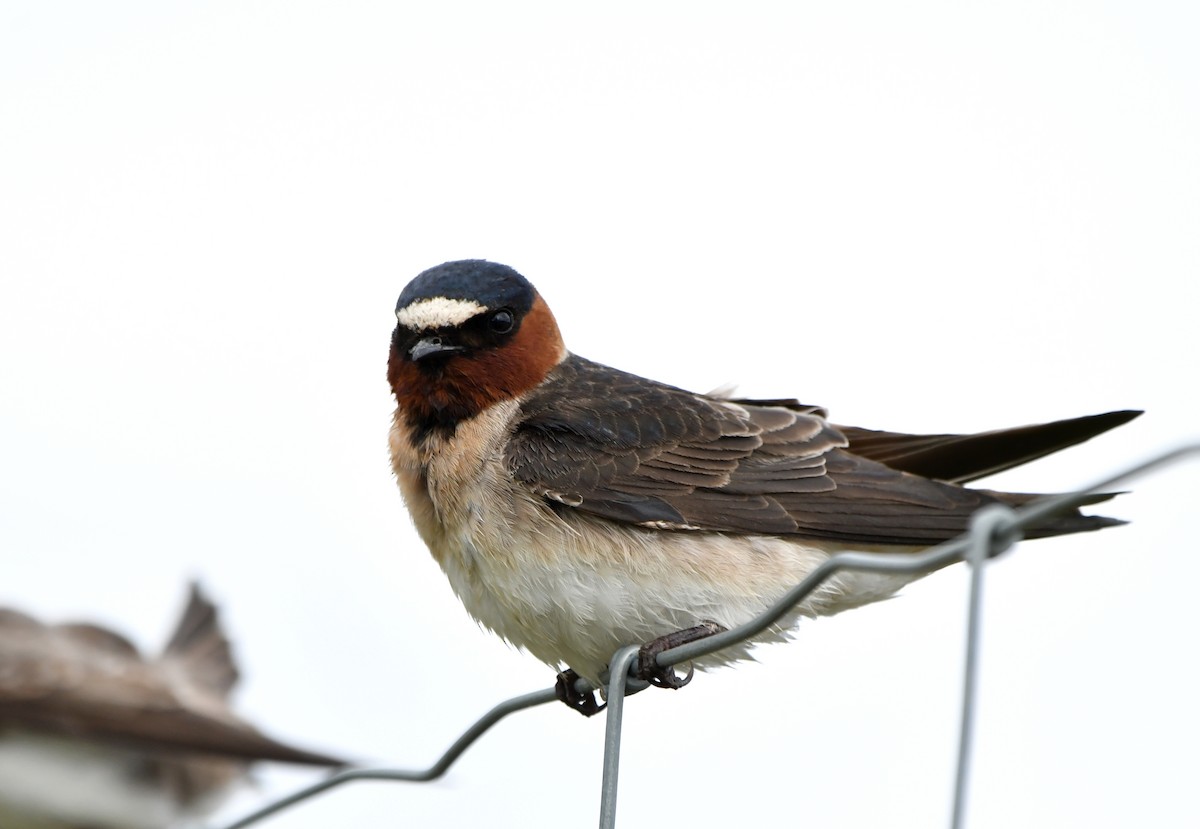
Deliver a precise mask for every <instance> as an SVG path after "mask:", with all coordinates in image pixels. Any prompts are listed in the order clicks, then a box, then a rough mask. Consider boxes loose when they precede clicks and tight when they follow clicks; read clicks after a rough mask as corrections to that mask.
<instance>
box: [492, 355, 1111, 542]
mask: <svg viewBox="0 0 1200 829" xmlns="http://www.w3.org/2000/svg"><path fill="white" fill-rule="evenodd" d="M846 431H849V432H850V434H851V435H852V437H851V438H849V439H848V438H847V435H846ZM1077 431H1078V430H1077ZM1033 433H1034V434H1042V433H1038V432H1036V431H1034V432H1033ZM952 437H954V438H955V439H956V442H957V443H958V445H967V446H971V445H975V446H980V445H986V446H988V447H989V451H988V453H987V457H986V459H984V460H982V461H979V462H978V463H975V462H972V463H970V464H968V466H970V467H971V470H970V471H972V472H974V471H977V470H978V469H980V468H981V467H984V466H986V467H988V468H994V467H996V466H998V465H1002V464H1003V463H1004V458H1003V453H1000V452H997V451H996V450H995V449H994V448H992V447H994V445H995V441H994V440H993V439H990V438H989V439H986V440H984V441H983V442H982V443H975V444H972V443H971V442H970V440H969V437H970V436H952ZM852 441H853V442H852ZM954 442H955V441H948V440H947V436H940V435H939V436H929V437H927V438H924V439H920V438H919V437H917V438H914V437H913V436H904V435H898V434H895V433H873V432H868V431H867V430H862V429H847V430H843V429H842V428H840V427H836V426H834V425H832V424H830V423H829V422H828V421H827V420H825V418H824V411H823V410H821V409H819V408H817V407H814V406H807V405H803V404H800V403H798V402H796V401H794V400H763V401H754V400H729V399H724V398H715V397H709V396H706V395H699V394H694V393H692V392H688V391H684V390H682V389H678V388H675V387H672V386H667V385H664V384H661V383H656V382H653V381H650V380H646V379H644V378H641V377H637V376H636V375H632V374H627V373H625V372H621V371H618V370H616V369H612V368H608V367H607V366H603V365H600V364H598V363H593V362H591V361H588V360H585V359H583V358H581V357H577V356H574V355H571V356H569V357H568V358H567V359H566V360H565V361H564V362H563V363H561V364H560V365H559V366H558V367H557V368H556V369H555V370H554V371H553V372H552V373H551V375H550V376H549V377H548V378H547V380H546V381H545V382H543V383H542V384H541V385H540V386H539V387H538V388H537V389H535V390H533V391H532V392H531V393H530V394H529V395H528V396H527V397H526V398H525V399H524V400H523V401H522V406H521V413H520V416H519V418H518V421H517V423H516V425H515V428H514V431H513V434H512V437H511V439H510V441H509V447H508V458H507V460H508V464H509V469H510V471H511V472H512V474H513V476H514V478H516V479H517V480H519V481H522V482H524V483H525V484H527V485H528V486H530V487H531V488H532V489H533V490H534V491H535V492H538V493H541V494H543V495H545V496H546V497H548V498H551V499H552V500H554V501H555V502H557V503H558V504H564V505H567V506H568V507H569V508H571V509H578V510H581V511H583V512H587V513H590V514H593V515H598V516H602V517H604V518H609V519H612V520H615V521H620V522H624V523H631V524H641V525H649V526H655V527H660V528H677V529H690V530H695V529H700V530H712V531H721V532H733V533H763V534H774V535H793V534H795V535H802V536H805V537H810V538H823V539H832V540H838V541H846V542H861V543H871V544H905V545H909V544H932V543H937V542H939V541H943V540H945V539H948V538H952V537H953V536H955V535H958V534H959V533H961V532H962V531H963V530H965V529H966V527H967V522H968V521H969V519H970V516H971V514H972V513H973V512H975V511H976V510H977V509H979V508H980V507H982V506H984V505H986V504H989V503H996V502H1003V503H1012V502H1013V498H1015V497H1017V496H1009V495H1006V494H1005V493H992V492H989V491H986V490H975V489H967V488H964V487H962V486H959V485H957V484H954V483H949V482H946V481H941V480H934V479H931V478H928V477H924V476H923V475H919V474H915V473H914V471H909V469H908V467H909V466H912V467H914V468H915V467H917V466H919V463H917V461H916V460H914V458H918V459H922V460H924V459H926V458H930V457H933V456H932V455H930V454H927V452H928V451H933V450H934V449H936V450H937V452H938V454H937V457H938V458H939V459H941V460H939V462H938V463H939V464H940V467H939V468H943V469H950V468H951V466H952V465H951V464H950V463H949V461H946V460H944V459H943V458H944V457H945V456H946V453H947V447H948V446H950V445H951V444H952V443H954ZM1044 442H1046V441H1044ZM1019 443H1020V442H1019V440H1017V441H1010V445H1011V446H1012V449H1011V450H1010V451H1012V452H1013V454H1015V455H1017V456H1018V457H1019V456H1021V452H1022V451H1024V452H1026V453H1027V454H1028V452H1030V451H1032V450H1028V449H1022V447H1020V446H1019ZM859 444H861V445H862V446H864V447H865V451H862V452H861V453H858V452H856V451H855V450H857V449H858V446H859ZM848 446H849V447H850V448H849V449H847V447H848ZM931 447H932V448H931ZM1038 449H1039V451H1040V449H1041V447H1038ZM923 453H926V454H923ZM1043 454H1044V452H1043ZM893 457H900V458H904V461H901V462H899V463H897V464H896V467H893V466H890V465H888V464H887V462H886V459H890V458H893ZM955 471H960V472H962V470H961V469H955ZM963 474H965V472H964V473H963ZM1022 497H1024V496H1022ZM1111 523H1113V522H1112V520H1111V519H1103V518H1093V517H1091V516H1081V515H1075V516H1067V517H1066V518H1064V519H1056V520H1054V521H1050V522H1048V523H1047V524H1046V525H1044V526H1042V527H1038V528H1034V530H1033V531H1032V532H1031V533H1030V534H1031V535H1035V536H1036V535H1054V534H1058V533H1063V532H1076V531H1080V530H1086V529H1096V528H1098V527H1100V526H1108V525H1109V524H1111Z"/></svg>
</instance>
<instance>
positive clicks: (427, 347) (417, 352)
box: [408, 337, 463, 363]
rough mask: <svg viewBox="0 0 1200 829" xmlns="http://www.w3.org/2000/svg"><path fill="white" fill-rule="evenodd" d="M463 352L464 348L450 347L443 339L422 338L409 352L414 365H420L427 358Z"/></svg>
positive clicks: (458, 346)
mask: <svg viewBox="0 0 1200 829" xmlns="http://www.w3.org/2000/svg"><path fill="white" fill-rule="evenodd" d="M462 350H463V348H462V346H460V345H450V344H449V343H447V342H445V341H444V340H443V339H442V338H441V337H422V338H421V339H419V340H417V342H416V344H415V345H414V346H413V347H412V348H410V349H409V350H408V356H409V357H410V358H411V359H412V361H413V362H414V363H419V362H421V361H422V360H424V359H425V358H426V357H435V356H437V355H439V354H453V353H454V352H455V351H462Z"/></svg>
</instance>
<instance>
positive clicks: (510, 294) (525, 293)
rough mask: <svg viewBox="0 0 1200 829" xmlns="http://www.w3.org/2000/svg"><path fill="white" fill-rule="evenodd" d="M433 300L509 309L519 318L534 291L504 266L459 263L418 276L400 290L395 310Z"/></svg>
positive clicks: (484, 262) (469, 261) (471, 261)
mask: <svg viewBox="0 0 1200 829" xmlns="http://www.w3.org/2000/svg"><path fill="white" fill-rule="evenodd" d="M433 297H445V298H446V299H464V300H470V301H471V302H478V303H479V304H480V305H482V306H484V307H485V308H512V309H513V310H514V311H516V312H517V313H518V314H521V313H524V312H526V311H528V310H529V309H530V307H532V305H533V297H534V290H533V286H532V285H530V284H529V280H527V279H526V278H525V277H523V276H521V274H519V273H517V272H516V271H514V270H513V269H512V268H510V267H508V266H507V265H501V264H499V263H497V262H488V261H487V260H485V259H461V260H459V261H457V262H446V263H444V264H441V265H437V266H436V267H432V268H430V269H429V270H427V271H423V272H422V273H420V274H419V275H418V276H417V277H416V278H415V279H413V281H412V282H409V283H408V285H406V286H405V287H404V290H403V291H402V292H401V294H400V299H398V300H397V301H396V310H397V311H399V310H400V309H401V308H405V307H407V306H409V305H411V304H412V303H414V302H416V301H418V300H422V299H432V298H433Z"/></svg>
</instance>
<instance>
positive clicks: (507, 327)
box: [488, 308, 515, 334]
mask: <svg viewBox="0 0 1200 829" xmlns="http://www.w3.org/2000/svg"><path fill="white" fill-rule="evenodd" d="M514 322H515V320H514V319H513V315H512V311H509V310H508V309H507V308H501V309H500V310H499V311H497V312H496V313H494V314H492V316H491V317H490V318H489V319H488V328H489V329H490V330H491V332H492V333H493V334H507V333H508V332H509V331H512V328H513V323H514Z"/></svg>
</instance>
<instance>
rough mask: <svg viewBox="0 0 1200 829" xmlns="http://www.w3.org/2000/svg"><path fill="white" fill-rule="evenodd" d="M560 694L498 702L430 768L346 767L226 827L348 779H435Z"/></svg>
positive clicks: (270, 812) (258, 817) (252, 820)
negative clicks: (507, 721)
mask: <svg viewBox="0 0 1200 829" xmlns="http://www.w3.org/2000/svg"><path fill="white" fill-rule="evenodd" d="M557 699H558V698H557V696H556V695H555V693H554V689H553V688H550V689H547V690H545V691H534V692H532V693H529V694H523V695H521V696H519V697H513V698H512V699H509V700H505V701H504V702H502V703H500V704H499V705H497V706H496V707H495V708H493V709H492V710H491V711H488V712H487V713H486V714H484V715H483V716H482V717H480V718H479V719H478V720H476V721H475V724H474V725H472V726H471V727H470V728H468V729H467V730H466V731H465V732H463V734H462V736H461V737H459V738H458V739H457V740H455V741H454V744H453V745H452V746H450V748H448V749H446V753H445V754H443V755H442V756H441V757H440V758H439V759H438V761H437V762H436V763H434V764H433V765H432V766H430V767H429V768H427V769H419V770H415V771H409V770H405V769H366V768H364V769H346V770H344V771H340V772H336V773H334V774H331V775H330V776H329V777H326V778H325V779H324V780H321V781H319V782H317V783H314V784H312V785H311V786H308V787H306V788H303V789H300V790H299V791H297V792H293V793H292V794H290V795H288V796H287V797H284V798H281V799H279V800H276V801H274V802H272V803H269V804H268V805H266V806H264V807H263V808H261V809H259V810H258V811H256V812H253V813H252V814H249V815H246V816H245V817H244V818H242V819H241V820H239V821H237V822H236V823H231V824H229V825H228V826H227V827H226V829H242V827H245V826H250V825H251V824H254V823H258V822H259V821H261V820H263V819H265V818H268V817H270V816H271V815H274V814H278V813H279V812H282V811H283V810H284V809H286V808H288V807H289V806H294V805H296V804H297V803H300V802H302V801H305V800H309V799H311V798H313V797H316V796H317V795H319V794H323V793H324V792H326V791H328V790H329V789H333V788H336V787H338V786H341V785H344V784H346V783H352V782H354V781H356V780H396V781H403V782H409V783H427V782H429V781H431V780H437V779H438V778H439V777H441V776H442V775H443V774H445V773H446V770H447V769H449V768H450V766H451V765H452V764H453V763H454V761H455V760H457V759H458V758H459V755H461V754H462V753H463V752H464V751H466V750H467V749H468V748H470V746H471V744H472V743H474V742H475V741H476V740H478V739H479V738H480V737H481V736H483V734H484V732H486V731H487V730H488V729H489V728H491V727H492V726H493V725H495V724H496V723H498V722H500V720H502V719H504V718H505V717H507V716H508V715H509V714H512V713H515V712H517V711H522V710H524V709H526V708H532V707H534V706H536V705H542V704H544V703H547V702H554V701H556V700H557Z"/></svg>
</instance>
